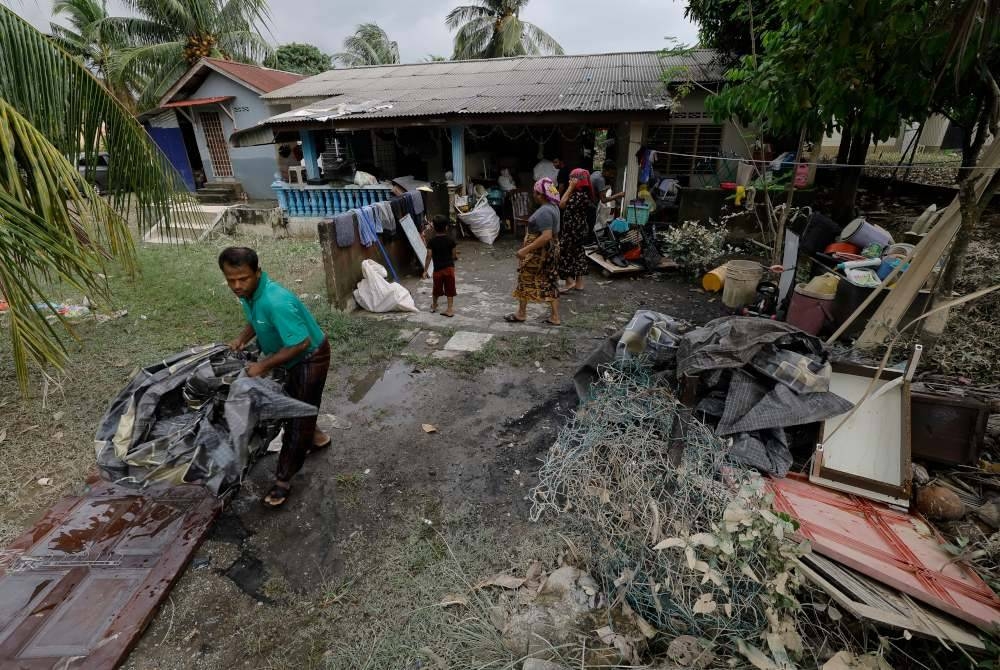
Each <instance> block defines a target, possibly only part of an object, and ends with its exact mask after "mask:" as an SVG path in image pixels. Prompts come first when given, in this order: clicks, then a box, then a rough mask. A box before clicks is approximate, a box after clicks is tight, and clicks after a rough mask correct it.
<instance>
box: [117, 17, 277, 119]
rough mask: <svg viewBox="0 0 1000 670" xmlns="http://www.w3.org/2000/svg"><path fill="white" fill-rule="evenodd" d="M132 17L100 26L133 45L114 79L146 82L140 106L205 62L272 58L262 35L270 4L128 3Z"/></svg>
mask: <svg viewBox="0 0 1000 670" xmlns="http://www.w3.org/2000/svg"><path fill="white" fill-rule="evenodd" d="M124 5H125V7H126V8H127V9H128V10H130V12H132V13H133V14H134V15H133V16H121V17H109V18H105V19H102V20H101V21H99V22H98V27H99V29H100V30H101V32H102V34H108V35H110V36H113V37H114V39H116V40H122V41H123V42H125V43H127V44H128V45H129V47H128V48H126V49H123V50H122V51H120V52H119V53H118V54H117V56H116V57H115V58H114V59H113V60H112V68H111V69H112V72H111V75H112V77H121V78H124V79H129V78H136V79H142V80H143V81H145V82H146V83H145V86H144V87H143V90H142V91H141V95H140V107H142V108H145V107H147V106H148V105H151V104H153V103H154V102H155V101H156V100H158V99H159V97H160V96H162V94H163V93H164V92H165V91H166V89H167V88H169V87H170V86H171V85H172V84H173V83H174V82H175V81H177V79H178V78H179V77H180V76H181V75H182V74H183V73H184V72H185V71H186V70H187V69H188V68H189V67H190V66H191V65H193V64H195V63H197V62H198V61H199V60H200V59H202V58H204V57H206V56H210V57H214V58H224V59H227V60H236V61H242V62H245V63H259V62H261V61H263V60H264V59H265V58H266V57H267V56H269V55H270V54H271V48H270V46H268V44H267V42H266V40H265V39H264V38H263V36H262V35H261V30H264V29H265V26H266V25H267V21H268V9H267V0H124Z"/></svg>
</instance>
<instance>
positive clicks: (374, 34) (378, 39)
mask: <svg viewBox="0 0 1000 670" xmlns="http://www.w3.org/2000/svg"><path fill="white" fill-rule="evenodd" d="M333 58H334V60H336V61H338V62H340V63H341V64H343V65H345V66H346V67H362V66H365V65H393V64H395V63H398V62H399V45H398V44H397V43H396V42H393V41H392V40H391V39H389V35H387V34H386V32H385V30H384V29H383V28H382V27H381V26H380V25H378V24H377V23H362V24H361V25H359V26H358V28H357V30H355V31H354V34H353V35H350V36H348V37H347V38H346V39H345V40H344V50H343V51H341V52H340V53H338V54H335V55H334V57H333Z"/></svg>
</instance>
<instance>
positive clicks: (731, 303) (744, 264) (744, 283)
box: [722, 261, 764, 308]
mask: <svg viewBox="0 0 1000 670" xmlns="http://www.w3.org/2000/svg"><path fill="white" fill-rule="evenodd" d="M763 276H764V268H762V267H761V265H760V263H758V262H757V261H729V262H728V263H726V281H725V285H724V287H723V290H722V303H723V304H724V305H725V306H726V307H732V308H736V307H742V306H743V305H748V304H750V303H751V302H753V299H754V297H756V295H757V284H759V283H760V279H761V277H763Z"/></svg>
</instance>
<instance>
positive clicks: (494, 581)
mask: <svg viewBox="0 0 1000 670" xmlns="http://www.w3.org/2000/svg"><path fill="white" fill-rule="evenodd" d="M525 581H526V580H525V578H524V577H515V576H514V575H505V574H499V575H494V576H493V577H490V578H489V579H485V580H483V581H481V582H479V583H478V584H476V588H477V589H484V588H486V587H487V586H499V587H500V588H502V589H512V590H515V589H519V588H521V587H522V586H524V582H525Z"/></svg>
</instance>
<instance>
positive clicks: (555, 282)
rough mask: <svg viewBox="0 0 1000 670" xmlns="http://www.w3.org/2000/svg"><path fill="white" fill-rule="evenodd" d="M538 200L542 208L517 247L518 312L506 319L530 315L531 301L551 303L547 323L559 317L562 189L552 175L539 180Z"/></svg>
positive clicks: (555, 323)
mask: <svg viewBox="0 0 1000 670" xmlns="http://www.w3.org/2000/svg"><path fill="white" fill-rule="evenodd" d="M534 195H535V202H536V203H538V205H539V207H538V209H536V210H535V213H534V214H532V215H531V217H530V218H529V219H528V230H527V233H526V234H525V236H524V244H523V245H522V246H521V248H520V249H518V250H517V258H518V260H519V261H520V263H519V265H518V268H517V286H516V287H515V288H514V297H515V298H517V300H518V305H517V312H515V313H514V314H508V315H507V316H506V317H505V318H506V320H507V321H509V322H511V323H521V322H523V321H525V320H527V318H528V303H529V302H547V303H549V305H550V307H551V309H552V314H551V315H550V316H549V318H548V319H546V321H545V322H546V323H548V324H550V325H553V326H558V325H561V323H560V320H559V219H560V216H559V199H560V198H559V191H558V190H557V189H556V187H555V184H553V183H552V180H551V179H549V178H548V177H545V178H542V179H539V180H538V181H537V182H535V189H534Z"/></svg>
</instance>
